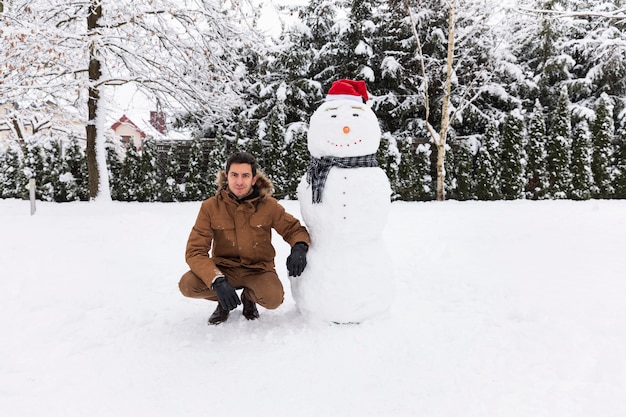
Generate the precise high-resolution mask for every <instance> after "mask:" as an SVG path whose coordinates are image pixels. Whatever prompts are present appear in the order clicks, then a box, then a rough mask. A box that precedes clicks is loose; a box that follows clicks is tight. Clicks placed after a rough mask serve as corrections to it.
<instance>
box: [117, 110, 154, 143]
mask: <svg viewBox="0 0 626 417" xmlns="http://www.w3.org/2000/svg"><path fill="white" fill-rule="evenodd" d="M111 129H112V130H113V132H114V133H115V134H116V135H117V136H119V137H120V139H121V141H122V143H123V144H124V145H128V144H129V143H130V142H131V141H132V142H133V144H134V145H135V148H137V150H138V151H141V148H142V146H143V142H144V140H145V139H146V137H147V135H146V133H145V132H144V131H143V130H142V129H140V128H139V127H138V126H137V125H136V124H135V123H133V121H132V120H130V119H129V118H128V117H127V116H126V115H125V114H124V115H122V117H120V118H119V120H118V121H116V122H115V123H113V124H112V125H111Z"/></svg>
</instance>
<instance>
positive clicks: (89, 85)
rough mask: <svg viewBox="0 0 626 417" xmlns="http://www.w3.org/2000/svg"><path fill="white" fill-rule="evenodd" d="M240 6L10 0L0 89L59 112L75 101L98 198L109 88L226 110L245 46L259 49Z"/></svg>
mask: <svg viewBox="0 0 626 417" xmlns="http://www.w3.org/2000/svg"><path fill="white" fill-rule="evenodd" d="M231 6H232V7H231ZM242 9H243V8H242V7H237V6H236V5H235V4H233V3H231V2H229V1H227V2H222V1H217V0H199V1H193V2H189V1H184V2H181V1H178V0H151V1H149V2H148V1H141V2H136V1H130V0H124V1H117V2H111V1H108V2H107V1H101V0H89V1H80V0H68V1H65V2H60V3H50V2H48V1H44V0H12V1H11V7H9V8H8V10H6V11H5V12H3V13H2V15H0V29H1V30H0V44H2V45H6V48H4V49H3V53H2V54H1V55H0V73H1V74H2V76H3V83H2V84H0V96H1V97H3V98H4V99H5V100H8V101H19V100H23V99H24V98H25V97H28V98H31V99H33V100H43V101H46V100H50V99H53V100H54V101H55V102H57V104H58V105H59V112H60V114H62V113H63V112H64V108H67V107H72V106H75V105H76V103H78V106H79V107H80V110H81V111H82V114H83V117H84V120H85V126H86V137H87V163H88V165H89V177H90V178H89V189H90V196H91V198H95V197H96V195H98V191H99V187H101V186H102V187H103V188H104V189H105V190H103V191H104V192H105V193H106V192H108V184H106V183H103V184H100V179H101V178H100V177H103V178H102V180H106V175H104V170H103V168H104V167H103V166H102V165H103V164H104V155H103V153H104V136H103V135H102V133H103V132H102V130H103V128H104V124H103V121H104V120H105V114H104V111H105V108H106V105H105V103H104V101H105V100H106V95H107V90H106V87H107V86H112V85H120V84H124V83H129V82H132V83H135V85H137V86H138V87H139V88H140V89H143V90H147V91H148V93H149V96H153V97H156V98H158V99H159V100H160V102H161V103H162V104H163V105H164V106H171V107H174V108H177V109H180V108H183V109H189V110H193V111H197V110H198V109H202V110H203V112H204V113H205V114H208V115H210V116H211V117H214V118H215V117H222V116H224V115H225V114H226V113H227V112H228V110H229V109H230V108H231V107H232V106H233V105H235V104H237V103H238V94H237V93H238V90H239V81H240V79H241V77H242V75H243V74H244V73H245V70H244V66H243V65H242V63H241V59H240V57H241V56H242V55H243V53H242V51H244V50H246V49H260V48H257V47H256V45H257V44H259V42H260V39H261V38H260V37H259V36H257V34H256V33H255V32H253V31H252V30H251V29H250V27H248V26H247V24H248V23H250V21H249V20H248V19H246V18H245V16H241V10H242ZM239 22H244V23H239ZM99 153H101V154H102V155H101V156H100V157H97V154H99ZM100 158H101V161H102V163H99V162H98V161H99V160H100ZM101 171H102V172H101Z"/></svg>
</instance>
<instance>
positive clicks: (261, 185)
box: [215, 170, 274, 200]
mask: <svg viewBox="0 0 626 417" xmlns="http://www.w3.org/2000/svg"><path fill="white" fill-rule="evenodd" d="M215 182H216V183H217V191H216V193H215V195H220V194H221V192H222V191H223V190H227V189H228V178H226V171H224V170H222V171H220V172H218V173H217V178H216V180H215ZM254 187H255V188H257V189H258V190H259V199H261V200H262V199H264V198H266V197H272V195H273V194H274V184H272V181H271V180H270V179H269V178H267V177H266V176H265V174H264V173H263V172H261V171H257V172H256V183H255V184H254Z"/></svg>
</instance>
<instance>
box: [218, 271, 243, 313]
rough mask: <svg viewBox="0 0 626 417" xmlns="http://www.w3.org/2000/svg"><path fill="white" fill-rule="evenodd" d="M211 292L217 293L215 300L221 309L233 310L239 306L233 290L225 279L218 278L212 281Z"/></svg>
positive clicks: (238, 300)
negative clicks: (218, 302)
mask: <svg viewBox="0 0 626 417" xmlns="http://www.w3.org/2000/svg"><path fill="white" fill-rule="evenodd" d="M213 290H214V291H215V292H216V293H217V298H218V299H219V300H220V304H221V305H222V307H223V308H227V309H228V310H233V309H235V308H237V305H239V304H241V300H240V299H239V296H238V295H237V293H236V292H235V289H234V288H233V287H232V286H231V285H230V284H229V283H228V281H226V277H219V278H217V279H216V280H215V281H213Z"/></svg>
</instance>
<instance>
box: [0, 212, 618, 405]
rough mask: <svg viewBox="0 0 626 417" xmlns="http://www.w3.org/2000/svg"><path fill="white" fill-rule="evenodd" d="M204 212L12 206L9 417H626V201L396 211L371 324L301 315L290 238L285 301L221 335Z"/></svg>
mask: <svg viewBox="0 0 626 417" xmlns="http://www.w3.org/2000/svg"><path fill="white" fill-rule="evenodd" d="M283 203H284V205H285V206H286V207H287V209H288V210H289V211H291V212H292V213H294V214H296V215H298V214H299V208H298V203H297V202H296V201H285V202H283ZM198 208H199V203H177V204H145V203H144V204H139V203H136V204H133V203H106V202H95V203H71V204H53V203H38V206H37V213H36V214H35V215H34V216H30V212H29V203H28V202H27V201H18V200H0V236H1V237H0V415H1V416H7V417H25V416H28V417H39V416H46V417H56V416H58V417H100V416H106V417H137V416H151V417H160V416H163V417H172V416H181V417H193V416H216V417H236V416H255V417H265V416H268V417H270V416H271V417H281V416H284V417H294V416H297V417H320V416H332V417H335V416H337V417H348V416H355V417H368V416H375V417H381V416H394V417H402V416H407V417H408V416H425V417H444V416H445V417H469V416H476V417H515V416H520V417H522V416H523V417H542V416H545V417H570V416H579V417H592V416H602V417H623V416H625V415H626V401H625V400H624V393H625V392H626V359H625V358H626V356H625V355H626V302H625V299H626V273H625V271H626V269H625V265H626V261H625V260H624V258H625V253H624V250H625V249H624V248H625V245H624V240H625V237H626V201H587V202H570V201H546V202H529V201H515V202H493V203H485V202H466V203H460V202H453V201H449V202H445V203H437V202H429V203H402V202H396V203H394V204H392V211H391V218H390V219H389V222H388V224H387V228H386V232H385V239H386V241H387V242H388V246H389V249H390V251H391V253H392V256H393V260H394V263H395V265H394V267H395V269H396V275H397V297H396V300H395V303H394V304H393V306H392V309H391V310H390V311H389V313H388V314H385V315H384V316H383V317H380V318H377V319H375V320H372V321H370V322H366V323H363V324H361V325H327V324H320V323H311V322H306V321H304V320H303V319H302V317H301V316H300V315H299V313H298V312H297V309H296V306H295V304H294V302H293V299H292V298H291V294H290V293H289V282H288V280H287V279H286V278H285V277H286V268H285V264H284V260H285V257H286V256H287V254H288V247H287V245H286V244H285V243H284V242H283V241H282V240H279V239H280V238H279V237H277V235H275V236H276V239H275V245H276V247H277V251H278V258H277V264H278V272H279V274H280V275H281V277H283V278H285V279H284V283H285V286H286V287H287V288H286V290H287V297H286V300H285V303H284V304H283V305H282V306H281V307H280V308H279V309H278V310H274V311H266V310H263V309H260V312H261V318H260V320H257V321H253V322H249V321H246V320H245V319H244V318H243V317H242V316H241V310H237V311H236V312H233V314H232V315H231V319H230V320H229V321H228V322H226V323H224V324H223V325H220V326H216V327H209V326H207V325H206V319H207V317H208V315H209V314H210V312H211V311H212V310H213V308H214V304H213V303H210V302H204V301H201V300H192V299H187V298H184V297H183V296H182V295H180V294H179V292H178V287H177V284H178V279H179V277H180V275H181V274H182V273H184V272H185V271H186V265H185V262H184V248H185V243H186V239H187V235H188V233H189V230H190V228H191V225H192V224H193V221H194V220H195V216H196V213H197V210H198ZM372 221H376V219H372ZM338 255H340V254H338ZM375 255H376V254H367V256H375ZM337 279H341V277H337ZM386 285H387V283H386V281H385V277H384V276H381V277H380V290H381V291H385V289H386Z"/></svg>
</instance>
